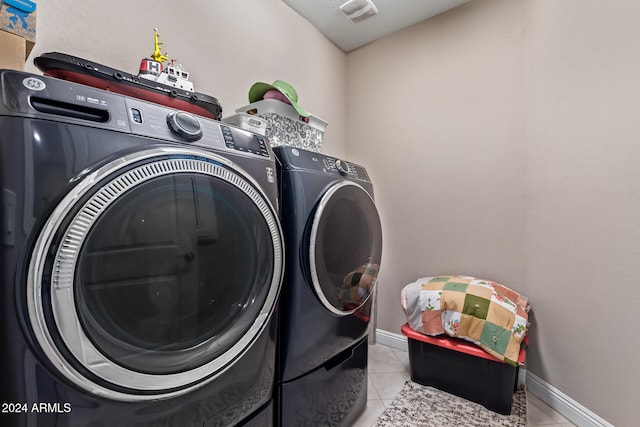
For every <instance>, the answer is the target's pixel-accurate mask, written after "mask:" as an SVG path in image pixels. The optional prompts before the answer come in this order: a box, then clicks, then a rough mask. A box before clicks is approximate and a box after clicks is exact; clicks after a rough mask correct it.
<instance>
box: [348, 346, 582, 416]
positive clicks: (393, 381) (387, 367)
mask: <svg viewBox="0 0 640 427" xmlns="http://www.w3.org/2000/svg"><path fill="white" fill-rule="evenodd" d="M406 380H410V377H409V354H408V353H407V352H406V351H402V350H397V349H395V348H391V347H387V346H384V345H381V344H374V345H369V390H368V401H367V409H366V410H365V411H364V413H363V414H362V415H361V416H360V418H358V420H357V421H356V423H355V424H354V427H369V426H372V425H373V424H374V423H375V421H376V420H377V419H378V417H379V416H380V415H381V414H382V412H384V409H385V407H386V406H387V405H389V404H390V403H391V402H392V401H393V398H394V397H395V396H396V394H398V393H399V392H400V390H402V387H403V386H404V382H405V381H406ZM527 403H528V406H527V408H528V414H527V418H528V420H527V425H529V426H547V427H549V426H551V427H561V426H562V427H568V426H573V425H574V424H572V423H571V422H569V421H568V420H567V419H566V418H564V417H563V416H562V415H560V414H559V413H557V412H556V411H554V410H553V409H551V408H550V407H549V406H547V405H546V404H545V403H543V402H542V401H541V400H540V399H538V398H537V397H535V396H533V395H532V394H531V393H528V394H527Z"/></svg>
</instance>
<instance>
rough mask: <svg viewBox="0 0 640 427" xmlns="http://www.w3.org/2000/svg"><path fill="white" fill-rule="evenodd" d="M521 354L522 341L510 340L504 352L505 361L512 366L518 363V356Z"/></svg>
mask: <svg viewBox="0 0 640 427" xmlns="http://www.w3.org/2000/svg"><path fill="white" fill-rule="evenodd" d="M519 355H520V342H519V341H516V340H510V341H509V344H508V345H507V350H506V351H505V352H504V358H505V362H507V363H509V364H510V365H512V366H517V365H518V356H519Z"/></svg>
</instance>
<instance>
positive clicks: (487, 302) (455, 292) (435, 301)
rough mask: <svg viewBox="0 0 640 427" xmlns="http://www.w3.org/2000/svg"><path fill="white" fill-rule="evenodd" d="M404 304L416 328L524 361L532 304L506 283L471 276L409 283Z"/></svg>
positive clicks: (506, 359) (515, 361)
mask: <svg viewBox="0 0 640 427" xmlns="http://www.w3.org/2000/svg"><path fill="white" fill-rule="evenodd" d="M401 303H402V308H403V310H404V312H405V314H406V316H407V321H408V322H409V326H410V327H411V329H413V330H415V331H417V332H421V333H423V334H426V335H440V334H448V335H450V336H453V337H458V338H463V339H466V340H468V341H471V342H473V343H475V344H477V345H479V346H480V347H481V348H483V349H484V350H485V351H487V352H488V353H490V354H491V355H493V356H495V357H496V358H498V359H500V360H502V361H504V362H505V363H508V364H510V365H513V366H516V365H517V364H518V353H519V351H520V343H521V341H522V339H523V338H524V336H525V334H526V332H527V328H528V325H529V323H528V318H529V315H528V312H529V302H528V300H527V298H526V297H524V296H522V295H520V294H519V293H517V292H515V291H513V290H511V289H509V288H507V287H506V286H503V285H500V284H498V283H496V282H492V281H490V280H483V279H478V278H476V277H470V276H437V277H423V278H421V279H418V280H416V281H415V282H413V283H410V284H408V285H407V286H405V287H404V289H403V290H402V293H401Z"/></svg>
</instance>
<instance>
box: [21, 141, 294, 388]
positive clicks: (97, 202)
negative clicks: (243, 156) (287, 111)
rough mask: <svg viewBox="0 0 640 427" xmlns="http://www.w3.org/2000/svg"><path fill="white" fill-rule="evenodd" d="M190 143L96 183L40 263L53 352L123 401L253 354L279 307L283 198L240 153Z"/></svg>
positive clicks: (87, 184) (81, 380)
mask: <svg viewBox="0 0 640 427" xmlns="http://www.w3.org/2000/svg"><path fill="white" fill-rule="evenodd" d="M183 151H185V150H182V151H181V150H173V149H166V150H155V151H154V150H148V151H145V152H143V153H137V154H136V155H132V156H130V158H126V159H123V160H122V161H117V162H114V163H113V164H110V165H107V166H105V167H104V168H102V170H101V171H98V172H97V173H96V176H91V177H87V178H85V179H84V180H83V182H82V183H81V184H79V185H78V186H76V187H75V188H74V191H73V193H72V194H69V195H68V196H67V197H66V198H65V199H64V200H63V201H62V202H61V203H60V205H59V206H58V208H57V209H56V211H55V212H54V214H53V215H52V216H51V218H50V220H49V222H48V223H47V224H46V225H45V229H44V231H43V232H42V233H41V236H40V238H39V240H38V242H37V244H36V250H35V255H34V257H33V258H32V263H31V268H30V274H31V275H32V277H33V278H34V279H35V280H34V282H35V283H40V284H41V287H40V286H36V287H34V288H33V289H31V290H30V292H29V295H30V296H31V297H32V298H31V299H30V316H31V319H32V324H34V330H35V331H36V335H37V337H38V338H39V341H40V342H41V344H42V345H43V348H44V350H45V352H47V353H48V355H49V357H50V359H52V360H53V361H54V363H58V364H60V365H61V366H63V367H64V368H65V369H64V371H70V372H71V374H68V376H70V377H71V379H72V380H73V381H74V382H76V383H78V384H79V385H81V386H84V387H85V388H88V389H93V388H95V386H96V385H98V386H100V387H102V388H104V389H105V390H108V389H117V390H118V391H114V390H109V391H106V392H107V394H108V395H110V396H111V397H113V398H116V399H122V400H136V399H141V398H144V396H145V395H146V397H147V398H150V397H152V396H154V395H158V394H160V395H162V394H165V393H175V390H177V389H182V391H181V392H186V390H188V388H189V387H191V386H194V385H196V384H198V383H199V382H202V381H203V380H206V379H207V378H209V377H211V376H212V375H214V374H215V373H216V372H219V371H220V370H221V369H223V368H224V367H225V366H227V365H228V364H230V363H232V362H233V361H234V360H235V359H236V358H237V357H238V355H239V354H241V353H242V352H243V351H245V350H246V348H247V347H248V346H249V345H251V343H252V342H253V340H254V339H255V338H256V336H257V335H258V334H259V333H260V332H261V331H263V330H264V328H265V326H266V323H267V321H268V319H269V317H270V315H271V313H272V311H273V309H274V306H275V303H276V299H277V294H278V291H279V286H280V281H281V275H282V246H281V245H282V244H281V239H282V237H281V232H280V229H279V225H278V222H277V220H276V215H275V213H274V212H273V209H272V207H271V205H270V204H269V202H268V201H267V199H266V198H265V196H264V194H263V193H262V192H261V191H260V190H259V189H258V187H257V186H255V185H254V184H253V183H252V181H251V178H248V177H247V176H246V175H244V174H242V173H241V171H239V170H238V169H237V168H234V167H233V165H230V162H228V161H226V160H225V159H220V158H218V157H217V156H213V155H211V154H209V153H203V152H196V153H193V151H186V152H183ZM196 154H197V155H196ZM101 175H104V177H101ZM30 282H31V281H30ZM52 325H54V327H52ZM69 368H70V369H69ZM113 386H115V387H113ZM122 388H124V389H127V390H130V392H131V393H130V395H127V392H126V391H125V392H122ZM141 396H142V397H141Z"/></svg>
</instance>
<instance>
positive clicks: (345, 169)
mask: <svg viewBox="0 0 640 427" xmlns="http://www.w3.org/2000/svg"><path fill="white" fill-rule="evenodd" d="M336 169H338V172H340V173H341V174H342V175H347V174H348V173H349V165H348V164H347V162H345V161H344V160H336Z"/></svg>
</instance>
